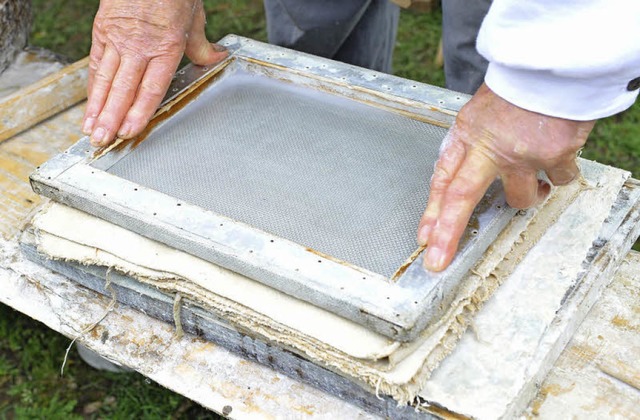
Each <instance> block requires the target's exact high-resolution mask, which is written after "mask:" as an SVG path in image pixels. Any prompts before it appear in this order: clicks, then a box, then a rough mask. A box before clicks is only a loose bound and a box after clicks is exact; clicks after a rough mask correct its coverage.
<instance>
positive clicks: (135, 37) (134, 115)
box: [82, 0, 227, 146]
mask: <svg viewBox="0 0 640 420" xmlns="http://www.w3.org/2000/svg"><path fill="white" fill-rule="evenodd" d="M204 25H205V14H204V9H203V7H202V1H201V0H174V1H162V2H156V1H147V0H101V1H100V8H99V10H98V13H97V14H96V17H95V20H94V22H93V34H92V37H93V39H92V41H93V44H92V46H91V54H90V63H89V80H88V86H87V94H88V101H87V108H86V111H85V115H84V119H83V124H82V131H83V132H84V133H85V134H87V135H91V144H92V145H93V146H106V145H108V144H109V143H111V142H112V141H113V139H114V137H115V136H116V135H117V136H118V137H121V138H131V137H134V136H136V135H137V134H139V133H140V132H142V130H143V129H144V128H145V127H146V125H147V123H148V122H149V120H150V119H151V117H152V116H153V114H154V113H155V111H156V109H157V108H158V106H159V105H160V102H161V101H162V98H163V97H164V95H165V93H166V91H167V89H168V87H169V84H170V83H171V78H172V77H173V74H174V73H175V71H176V68H177V67H178V64H179V63H180V59H181V58H182V54H183V52H184V53H186V55H187V57H189V59H191V61H192V62H193V63H195V64H198V65H210V64H213V63H215V62H218V61H220V60H222V59H224V58H225V57H226V56H227V52H226V50H225V49H224V47H222V46H219V45H216V44H210V43H209V42H208V41H207V38H206V36H205V33H204Z"/></svg>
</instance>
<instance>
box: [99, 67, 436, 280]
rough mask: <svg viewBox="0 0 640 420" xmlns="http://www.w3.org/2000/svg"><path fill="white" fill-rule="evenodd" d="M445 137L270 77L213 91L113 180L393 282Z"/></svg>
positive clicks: (236, 78) (227, 83)
mask: <svg viewBox="0 0 640 420" xmlns="http://www.w3.org/2000/svg"><path fill="white" fill-rule="evenodd" d="M445 133H446V130H445V129H443V128H440V127H436V126H432V125H429V124H425V123H421V122H418V121H415V120H411V119H409V118H405V117H403V116H400V115H396V114H392V113H389V112H386V111H383V110H381V109H377V108H374V107H371V106H368V105H364V104H361V103H357V102H354V101H352V100H349V99H345V98H341V97H336V96H334V95H330V94H327V93H323V92H318V91H315V90H312V89H310V88H305V87H299V86H294V85H291V84H287V83H284V82H280V81H277V80H273V79H270V78H267V77H264V76H258V75H251V74H234V75H231V76H228V77H227V78H226V79H224V80H222V81H219V82H217V83H216V84H214V85H212V86H211V87H209V88H208V89H207V90H205V91H204V92H203V93H202V94H201V95H200V96H199V97H198V98H197V99H196V100H195V101H193V102H192V103H190V104H189V105H187V106H186V107H185V108H183V109H182V110H180V111H179V112H177V113H176V114H175V115H174V116H173V117H172V118H170V119H168V120H167V121H166V122H164V123H163V124H162V125H160V126H159V127H158V128H156V130H155V131H154V132H153V133H152V134H151V135H150V136H149V138H148V139H146V140H145V141H144V142H143V143H142V144H141V145H140V146H139V147H138V148H137V149H136V150H134V151H133V152H131V153H130V154H128V155H127V156H125V157H124V158H123V159H121V160H120V161H119V162H117V163H116V164H115V165H114V166H112V167H111V168H110V169H109V170H108V172H110V173H112V174H115V175H118V176H120V177H122V178H125V179H128V180H130V181H133V182H136V183H138V184H140V185H144V186H147V187H149V188H152V189H155V190H158V191H160V192H163V193H166V194H169V195H172V196H174V197H176V198H179V199H181V200H184V201H185V202H189V203H192V204H196V205H198V206H200V207H202V208H205V209H208V210H212V211H214V212H216V213H218V214H222V215H225V216H228V217H231V218H233V219H235V220H239V221H242V222H244V223H247V224H249V225H252V226H255V227H257V228H259V229H262V230H264V231H266V232H269V233H272V234H274V235H276V236H279V237H282V238H286V239H289V240H291V241H294V242H297V243H299V244H301V245H303V246H306V247H310V248H313V249H315V250H318V251H320V252H322V253H325V254H328V255H331V256H333V257H336V258H339V259H341V260H344V261H347V262H349V263H352V264H355V265H357V266H360V267H363V268H366V269H368V270H371V271H373V272H376V273H379V274H382V275H385V276H390V275H392V274H393V273H394V271H395V270H396V269H397V268H398V267H399V266H400V265H401V264H402V263H403V262H404V261H405V259H406V258H407V257H408V256H409V255H410V254H411V253H412V252H413V251H414V250H415V248H416V242H415V231H416V227H417V223H418V220H419V219H420V215H421V214H422V211H423V210H424V205H425V203H426V198H427V194H428V182H429V179H430V177H431V174H432V172H433V165H434V162H435V160H436V158H437V154H438V148H439V145H440V142H441V140H442V138H444V135H445Z"/></svg>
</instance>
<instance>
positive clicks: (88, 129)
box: [82, 118, 96, 136]
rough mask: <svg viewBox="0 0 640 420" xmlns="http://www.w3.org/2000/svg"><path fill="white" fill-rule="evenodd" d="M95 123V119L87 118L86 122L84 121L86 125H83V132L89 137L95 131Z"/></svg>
mask: <svg viewBox="0 0 640 420" xmlns="http://www.w3.org/2000/svg"><path fill="white" fill-rule="evenodd" d="M95 122H96V119H95V118H87V119H86V120H84V124H82V132H83V133H84V134H85V135H87V136H88V135H89V134H91V130H93V124H94V123H95Z"/></svg>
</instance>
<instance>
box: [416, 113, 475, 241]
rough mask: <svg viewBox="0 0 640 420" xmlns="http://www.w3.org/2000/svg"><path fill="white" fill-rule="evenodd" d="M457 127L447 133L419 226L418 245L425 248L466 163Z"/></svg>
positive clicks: (463, 147) (463, 146)
mask: <svg viewBox="0 0 640 420" xmlns="http://www.w3.org/2000/svg"><path fill="white" fill-rule="evenodd" d="M454 130H455V126H454V127H453V128H452V129H451V130H450V131H449V133H447V136H446V137H445V139H444V141H443V144H445V146H444V147H443V148H442V151H441V152H440V157H438V161H437V162H436V164H435V168H434V172H433V176H432V177H431V184H430V187H429V200H428V202H427V207H426V209H425V211H424V214H423V215H422V217H421V218H420V223H419V224H418V235H417V241H418V244H419V245H421V246H424V245H426V244H427V242H428V241H429V234H430V233H431V231H432V230H433V226H434V225H435V222H436V220H437V218H438V215H439V214H440V204H441V202H442V197H443V195H444V193H445V191H446V190H447V188H448V187H449V184H450V183H451V181H452V180H453V179H454V177H455V175H456V173H457V172H458V169H459V168H460V165H461V164H462V162H463V161H464V158H465V155H466V151H465V145H464V143H463V142H461V141H459V140H456V137H455V136H456V133H455V131H454Z"/></svg>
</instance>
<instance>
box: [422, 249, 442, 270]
mask: <svg viewBox="0 0 640 420" xmlns="http://www.w3.org/2000/svg"><path fill="white" fill-rule="evenodd" d="M444 258H445V255H444V252H443V251H442V250H441V249H440V248H437V247H430V248H427V255H425V257H424V266H425V267H426V268H427V269H428V270H431V271H442V269H443V268H444Z"/></svg>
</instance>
